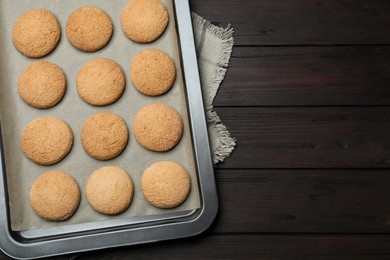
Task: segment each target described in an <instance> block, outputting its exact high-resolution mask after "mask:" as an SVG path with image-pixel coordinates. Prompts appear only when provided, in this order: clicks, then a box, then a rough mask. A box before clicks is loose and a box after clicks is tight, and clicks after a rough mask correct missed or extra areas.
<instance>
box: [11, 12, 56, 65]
mask: <svg viewBox="0 0 390 260" xmlns="http://www.w3.org/2000/svg"><path fill="white" fill-rule="evenodd" d="M60 37H61V27H60V24H59V23H58V21H57V19H56V17H55V16H54V14H52V13H51V12H49V11H48V10H45V9H33V10H30V11H27V12H25V13H23V14H22V15H21V16H19V17H18V18H17V19H16V21H15V23H14V27H13V30H12V42H13V43H14V45H15V47H16V49H18V50H19V51H20V52H21V53H23V54H24V55H26V56H28V57H31V58H40V57H43V56H45V55H47V54H49V53H50V52H52V51H53V50H54V49H55V47H56V46H57V44H58V42H59V40H60Z"/></svg>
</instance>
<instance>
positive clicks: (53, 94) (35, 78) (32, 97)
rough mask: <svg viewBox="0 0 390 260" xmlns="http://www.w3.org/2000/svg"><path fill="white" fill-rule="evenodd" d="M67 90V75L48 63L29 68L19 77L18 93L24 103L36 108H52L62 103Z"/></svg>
mask: <svg viewBox="0 0 390 260" xmlns="http://www.w3.org/2000/svg"><path fill="white" fill-rule="evenodd" d="M65 90H66V78H65V74H64V72H63V71H62V69H61V68H60V67H58V66H57V65H55V64H53V63H50V62H48V61H37V62H34V63H32V64H30V65H29V66H27V67H26V68H25V69H24V70H23V72H22V74H21V75H20V77H19V81H18V92H19V96H20V97H21V98H22V99H23V101H24V102H26V103H27V104H29V105H30V106H32V107H36V108H50V107H53V106H55V105H56V104H57V103H58V102H60V101H61V99H62V98H63V96H64V94H65Z"/></svg>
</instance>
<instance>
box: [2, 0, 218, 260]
mask: <svg viewBox="0 0 390 260" xmlns="http://www.w3.org/2000/svg"><path fill="white" fill-rule="evenodd" d="M172 6H173V16H174V17H171V19H174V21H175V25H176V26H175V29H176V33H177V39H178V47H179V49H178V52H179V54H180V65H181V72H182V75H181V76H182V78H183V84H184V88H185V92H186V95H185V97H186V100H185V101H186V106H187V112H188V127H189V132H190V139H191V142H192V147H191V148H192V152H193V153H192V154H193V157H194V158H193V160H194V168H195V171H196V179H197V186H198V187H197V189H198V191H199V199H200V207H199V208H196V209H191V210H179V211H173V212H170V211H166V213H160V214H153V215H138V216H130V217H118V218H112V219H110V218H108V219H104V220H99V221H91V222H85V223H77V224H69V225H59V226H55V225H54V226H52V227H45V228H36V229H30V230H21V231H16V230H14V229H13V228H12V225H11V214H10V204H9V190H8V186H9V185H8V180H7V174H12V173H7V172H6V169H7V167H6V160H5V155H6V153H7V150H6V149H5V146H4V140H3V139H0V159H1V160H0V164H1V167H0V249H1V250H2V251H3V252H4V253H5V254H7V255H9V256H11V257H14V258H18V259H25V258H30V259H31V258H41V257H45V256H53V255H60V254H68V253H74V252H83V251H90V250H96V249H103V248H109V247H119V246H125V245H134V244H142V243H149V242H155V241H162V240H169V239H177V238H182V237H188V236H193V235H197V234H199V233H201V232H203V231H204V230H206V229H207V228H208V227H209V226H210V225H211V223H212V222H213V220H214V218H215V216H216V214H217V211H218V199H217V192H216V185H215V180H214V172H213V165H212V161H211V153H210V144H209V139H208V132H207V123H206V118H205V113H204V109H203V108H204V105H203V97H202V90H201V86H200V78H199V71H198V65H197V56H196V48H195V40H194V34H193V28H192V19H191V12H190V8H189V0H172ZM7 26H12V25H9V24H8V25H7ZM117 31H119V29H117ZM117 33H120V32H117ZM62 37H64V36H62ZM4 68H5V66H4V64H3V65H2V66H0V69H1V70H4ZM8 71H9V70H7V72H8ZM11 72H12V71H11ZM1 85H3V83H1ZM0 123H2V122H0ZM0 126H1V128H3V133H4V128H6V127H7V126H6V125H0ZM8 127H9V126H8ZM0 134H1V131H0ZM1 136H2V137H3V138H4V135H3V134H1ZM26 192H28V191H26Z"/></svg>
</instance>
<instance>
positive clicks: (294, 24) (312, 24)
mask: <svg viewBox="0 0 390 260" xmlns="http://www.w3.org/2000/svg"><path fill="white" fill-rule="evenodd" d="M190 4H191V9H192V10H193V11H194V12H196V13H198V14H200V15H201V16H204V17H205V18H206V19H208V20H210V21H211V22H213V23H215V24H217V25H226V24H227V23H231V24H232V25H233V27H234V29H235V43H236V45H340V44H390V15H389V13H390V5H389V3H388V1H387V0H360V1H355V0H343V1H337V0H290V1H285V0H262V1H254V0H243V1H237V0H213V1H210V0H193V1H191V2H190Z"/></svg>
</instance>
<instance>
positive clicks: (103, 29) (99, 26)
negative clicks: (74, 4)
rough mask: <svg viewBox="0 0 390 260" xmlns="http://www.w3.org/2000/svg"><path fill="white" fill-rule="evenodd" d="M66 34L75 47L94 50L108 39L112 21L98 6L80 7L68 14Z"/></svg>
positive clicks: (87, 50)
mask: <svg viewBox="0 0 390 260" xmlns="http://www.w3.org/2000/svg"><path fill="white" fill-rule="evenodd" d="M66 35H67V36H68V40H69V42H70V43H71V44H72V45H73V46H74V47H75V48H77V49H79V50H82V51H86V52H94V51H97V50H100V49H101V48H103V47H104V46H106V45H107V43H108V42H109V41H110V39H111V36H112V22H111V19H110V17H109V16H108V15H107V14H106V13H105V12H104V11H103V10H102V9H100V8H98V7H94V6H84V7H80V8H78V9H76V11H74V12H73V13H72V14H71V15H70V16H69V18H68V21H67V23H66Z"/></svg>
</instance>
